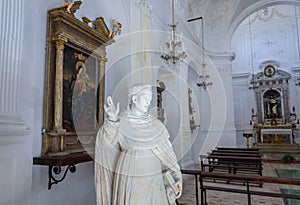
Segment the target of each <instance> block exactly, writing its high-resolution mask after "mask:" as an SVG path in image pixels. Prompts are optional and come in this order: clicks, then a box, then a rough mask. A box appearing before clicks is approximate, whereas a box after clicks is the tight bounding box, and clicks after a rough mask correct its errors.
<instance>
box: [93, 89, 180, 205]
mask: <svg viewBox="0 0 300 205" xmlns="http://www.w3.org/2000/svg"><path fill="white" fill-rule="evenodd" d="M129 99H130V103H129V106H128V108H127V109H126V111H125V112H124V113H122V114H121V115H119V110H120V109H119V103H118V104H117V106H115V104H114V102H113V101H112V98H111V97H108V98H107V105H106V106H105V112H106V114H107V116H108V119H106V120H105V122H104V124H103V126H102V127H101V128H100V130H99V132H98V136H97V140H96V149H95V180H96V181H95V186H96V195H97V205H173V204H175V200H176V198H179V197H180V195H181V192H182V175H181V172H180V168H179V166H178V163H177V159H176V156H175V154H174V152H173V148H172V144H171V142H170V141H169V134H168V131H167V129H166V128H165V126H164V125H163V124H162V123H161V122H160V121H159V120H158V119H156V118H154V117H153V116H152V115H151V114H149V112H148V108H149V106H150V102H151V100H152V90H151V86H150V85H146V84H136V85H134V86H133V87H132V89H130V90H129Z"/></svg>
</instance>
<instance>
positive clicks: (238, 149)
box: [216, 147, 259, 152]
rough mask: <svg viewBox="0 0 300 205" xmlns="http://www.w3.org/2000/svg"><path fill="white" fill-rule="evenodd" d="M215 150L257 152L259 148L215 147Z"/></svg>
mask: <svg viewBox="0 0 300 205" xmlns="http://www.w3.org/2000/svg"><path fill="white" fill-rule="evenodd" d="M216 150H235V151H257V152H259V148H243V147H216Z"/></svg>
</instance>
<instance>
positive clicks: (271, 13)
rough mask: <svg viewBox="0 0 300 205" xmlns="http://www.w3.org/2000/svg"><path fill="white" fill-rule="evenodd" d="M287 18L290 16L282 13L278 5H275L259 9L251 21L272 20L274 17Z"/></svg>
mask: <svg viewBox="0 0 300 205" xmlns="http://www.w3.org/2000/svg"><path fill="white" fill-rule="evenodd" d="M276 17H279V18H286V17H288V16H287V15H285V14H283V13H280V11H279V10H278V8H277V7H275V6H273V7H266V8H264V9H261V10H259V11H258V12H256V13H255V15H254V16H253V18H252V19H251V23H253V22H255V21H257V22H258V21H263V22H266V21H270V20H271V19H273V18H276Z"/></svg>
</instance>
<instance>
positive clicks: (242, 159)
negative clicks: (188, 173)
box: [201, 148, 263, 187]
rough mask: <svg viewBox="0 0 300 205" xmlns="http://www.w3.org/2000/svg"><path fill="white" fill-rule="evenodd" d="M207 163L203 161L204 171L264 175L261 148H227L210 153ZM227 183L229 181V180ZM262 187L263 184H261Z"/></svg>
mask: <svg viewBox="0 0 300 205" xmlns="http://www.w3.org/2000/svg"><path fill="white" fill-rule="evenodd" d="M206 159H207V163H204V162H203V160H202V161H201V171H202V172H206V171H208V172H214V173H228V174H244V175H245V174H250V175H259V176H262V170H263V163H262V154H260V153H259V149H252V150H251V149H248V148H247V150H246V148H225V149H221V150H220V149H216V150H212V151H211V152H210V153H208V156H207V157H206ZM227 183H229V182H228V181H227ZM259 186H260V187H262V184H259Z"/></svg>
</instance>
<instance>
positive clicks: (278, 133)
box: [260, 129, 293, 144]
mask: <svg viewBox="0 0 300 205" xmlns="http://www.w3.org/2000/svg"><path fill="white" fill-rule="evenodd" d="M260 137H261V139H260V141H261V142H262V143H264V142H266V141H267V140H264V139H268V142H271V144H284V143H287V138H288V142H289V144H293V132H292V130H291V129H261V131H260Z"/></svg>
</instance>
